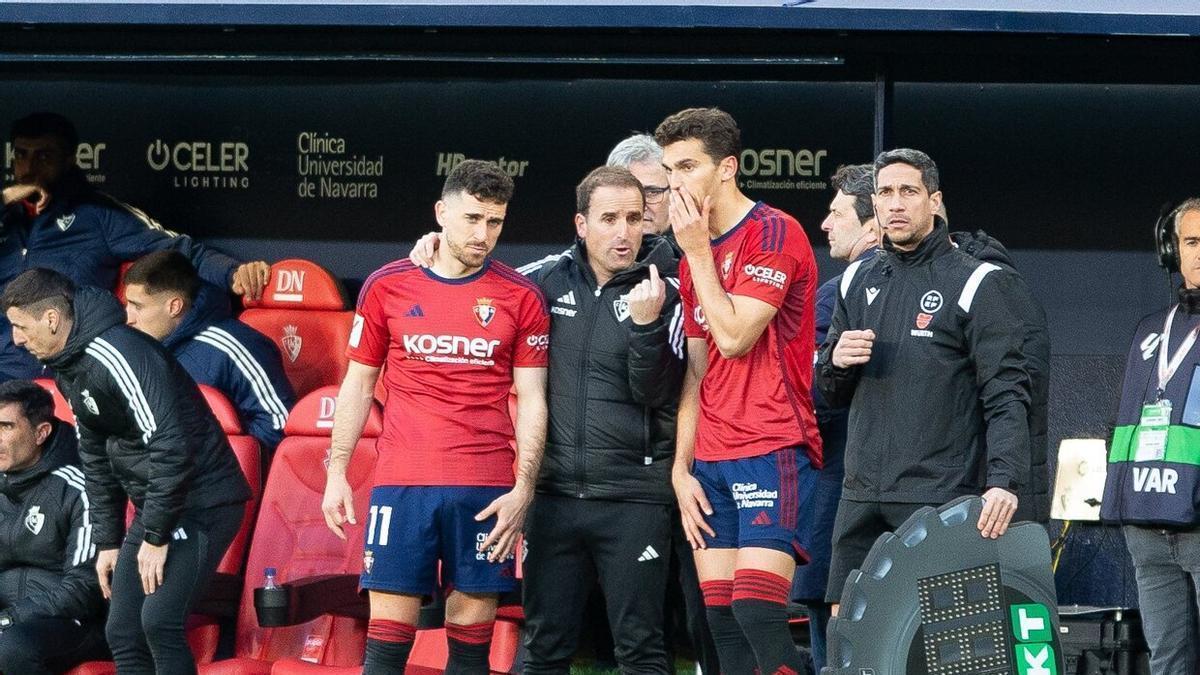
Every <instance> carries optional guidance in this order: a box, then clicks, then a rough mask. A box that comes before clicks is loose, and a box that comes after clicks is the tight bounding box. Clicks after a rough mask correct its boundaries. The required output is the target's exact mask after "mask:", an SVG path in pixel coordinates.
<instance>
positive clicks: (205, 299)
mask: <svg viewBox="0 0 1200 675" xmlns="http://www.w3.org/2000/svg"><path fill="white" fill-rule="evenodd" d="M125 300H126V305H125V311H126V314H127V315H128V317H129V325H130V326H133V327H134V328H136V329H138V330H140V331H142V332H143V333H146V334H148V335H151V336H153V337H155V338H157V339H158V340H161V341H162V343H163V346H165V347H166V348H167V350H168V351H170V352H171V353H172V354H174V356H175V358H176V359H177V360H178V361H179V363H180V364H181V365H182V366H183V367H184V369H185V370H187V371H188V374H189V375H191V376H192V379H193V380H195V381H196V382H198V383H200V384H207V385H209V386H210V387H215V388H216V389H219V390H220V391H221V392H222V393H223V394H225V395H226V396H227V397H229V400H230V401H232V402H233V405H234V407H235V408H237V411H238V417H239V418H241V421H242V426H243V427H244V428H245V429H246V431H247V433H249V434H250V435H251V436H253V437H254V438H256V439H258V442H259V444H260V445H262V448H263V451H264V452H263V455H264V457H267V456H269V455H270V454H271V452H272V451H273V450H274V449H275V446H276V445H279V441H280V440H281V439H282V438H283V425H284V422H286V421H287V416H288V411H289V410H291V408H292V406H293V405H295V403H296V395H295V394H294V393H293V392H292V385H291V384H290V383H289V382H288V380H287V377H286V376H285V375H284V371H283V361H282V359H281V357H280V355H279V350H278V349H277V348H276V347H275V344H274V343H273V342H271V340H269V339H268V338H266V337H265V336H263V335H262V334H261V333H259V332H258V331H256V330H254V329H253V328H251V327H249V326H247V325H246V324H244V323H242V322H240V321H238V320H236V319H233V318H232V317H231V316H230V311H229V299H228V297H227V296H226V294H225V292H224V291H222V290H221V289H219V288H217V287H215V286H212V285H211V284H206V283H204V281H203V280H202V279H200V277H199V275H198V274H197V273H196V268H194V267H192V263H191V262H189V261H188V259H187V258H186V257H184V255H183V254H182V253H179V252H178V251H170V250H168V251H156V252H154V253H151V254H149V255H147V256H144V257H142V258H139V259H138V261H137V262H135V263H134V264H133V266H132V267H130V268H129V271H128V272H127V273H126V275H125Z"/></svg>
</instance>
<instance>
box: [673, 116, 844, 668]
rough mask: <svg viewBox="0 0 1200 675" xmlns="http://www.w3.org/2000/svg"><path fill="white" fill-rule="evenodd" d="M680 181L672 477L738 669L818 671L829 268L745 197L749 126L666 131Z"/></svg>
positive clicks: (780, 218)
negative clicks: (681, 342) (812, 516)
mask: <svg viewBox="0 0 1200 675" xmlns="http://www.w3.org/2000/svg"><path fill="white" fill-rule="evenodd" d="M654 136H655V140H657V141H658V143H659V145H661V146H662V148H663V164H664V166H665V167H666V169H667V174H668V177H669V179H670V184H671V192H672V194H671V207H670V210H671V228H672V230H673V231H674V232H675V238H676V241H677V242H678V243H679V246H680V248H682V249H683V252H684V256H685V258H684V261H683V263H682V264H681V266H680V273H679V277H680V292H681V294H682V296H683V306H684V319H685V323H684V331H685V333H686V335H687V337H688V351H687V354H688V367H687V371H686V373H685V375H684V381H683V391H682V395H681V397H680V403H679V424H678V427H677V429H678V435H677V440H676V452H675V466H674V469H673V471H672V482H673V484H674V487H675V493H676V497H677V499H678V501H679V506H680V511H681V512H682V516H683V525H684V531H685V532H686V533H687V535H688V539H689V540H690V541H691V543H692V546H693V548H694V549H695V557H696V567H697V570H698V572H699V576H700V581H701V588H702V590H703V592H704V601H705V605H706V606H707V611H708V623H709V628H710V630H711V631H712V635H713V641H714V642H715V643H716V645H717V650H718V652H719V653H720V658H721V669H722V670H723V671H724V672H728V673H750V672H753V671H755V670H756V669H757V671H758V672H760V673H764V674H766V673H771V674H791V673H800V672H803V671H804V669H805V667H804V664H803V663H802V662H801V661H800V658H799V656H798V655H797V653H796V650H795V645H794V643H793V641H792V638H791V633H790V632H789V630H788V623H787V602H788V596H789V593H790V590H791V584H792V576H793V574H794V573H795V569H796V564H797V562H803V561H806V560H807V558H808V554H807V553H806V551H805V542H803V541H802V539H801V527H800V522H799V521H800V518H801V517H802V514H803V515H804V516H805V517H807V513H806V511H805V509H806V502H807V501H808V496H809V493H810V492H811V490H812V487H813V484H814V483H815V480H816V469H817V468H819V467H820V466H821V438H820V436H819V434H818V433H817V424H816V417H815V414H814V413H813V405H812V399H811V396H812V395H811V386H812V345H813V342H814V338H813V298H814V294H815V292H816V289H817V265H816V260H815V259H814V257H813V252H812V247H811V246H810V245H809V243H808V237H807V236H806V235H805V234H804V230H803V229H801V227H800V224H799V223H798V222H796V220H795V219H794V218H792V217H791V216H789V215H787V214H786V213H783V212H782V211H779V210H778V209H774V208H771V207H770V206H767V205H766V204H763V203H761V202H754V201H752V200H750V199H749V198H747V197H746V196H745V195H744V194H742V192H741V190H740V189H739V188H738V184H737V179H738V157H739V156H740V154H741V131H740V130H739V129H738V126H737V123H736V122H735V121H734V120H733V118H732V117H731V116H730V115H729V114H728V113H726V112H724V111H722V110H719V109H717V108H690V109H687V110H683V111H680V112H678V113H675V114H674V115H671V116H670V117H668V118H666V119H665V120H663V122H662V123H661V124H660V125H659V126H658V128H657V129H656V130H655V133H654Z"/></svg>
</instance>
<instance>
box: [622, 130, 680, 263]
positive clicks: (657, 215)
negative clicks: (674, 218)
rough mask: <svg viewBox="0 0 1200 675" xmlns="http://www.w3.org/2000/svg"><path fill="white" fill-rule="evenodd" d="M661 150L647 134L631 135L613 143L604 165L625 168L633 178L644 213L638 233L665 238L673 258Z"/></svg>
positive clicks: (665, 179)
mask: <svg viewBox="0 0 1200 675" xmlns="http://www.w3.org/2000/svg"><path fill="white" fill-rule="evenodd" d="M662 154H663V152H662V148H661V147H659V145H658V143H655V142H654V137H653V136H651V135H650V134H634V135H632V136H630V137H629V138H626V139H625V140H623V141H621V142H620V143H617V145H616V146H615V147H613V149H612V152H610V153H608V161H607V162H606V164H608V166H621V167H625V168H626V169H629V172H630V173H632V174H633V177H634V178H637V179H638V182H639V183H641V184H642V193H643V194H644V195H645V196H646V210H645V214H644V216H643V218H644V219H643V220H642V232H644V233H645V234H657V235H659V236H662V237H666V238H667V241H669V242H671V248H673V249H674V250H675V257H677V258H678V257H679V255H680V253H681V251H680V250H679V245H678V244H676V243H675V236H674V235H673V234H672V233H671V222H670V219H669V218H668V216H669V215H670V214H669V213H668V211H669V209H668V208H667V191H668V190H670V189H671V188H670V186H669V185H668V184H667V170H666V169H664V168H663V165H662Z"/></svg>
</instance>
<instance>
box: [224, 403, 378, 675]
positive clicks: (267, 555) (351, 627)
mask: <svg viewBox="0 0 1200 675" xmlns="http://www.w3.org/2000/svg"><path fill="white" fill-rule="evenodd" d="M336 397H337V387H334V386H329V387H324V388H322V389H318V390H316V391H314V392H312V393H310V394H309V395H308V396H305V397H304V398H302V399H301V400H300V402H299V403H297V404H296V407H295V408H293V409H292V413H291V415H290V416H289V417H288V422H287V427H286V428H285V430H284V439H283V441H282V442H281V443H280V444H279V448H278V449H277V450H276V454H275V459H274V461H273V462H272V465H271V473H270V475H269V476H268V477H267V486H266V490H265V491H264V493H263V501H262V507H261V508H260V510H259V516H258V524H257V526H256V529H255V534H254V539H253V541H252V542H251V544H250V557H249V561H248V563H247V570H248V574H247V579H248V583H247V584H246V587H245V589H244V590H243V592H242V606H241V611H240V614H239V616H238V626H237V637H236V644H235V652H236V654H237V657H236V658H233V659H229V660H226V661H217V662H215V663H211V664H207V665H205V666H203V667H202V668H201V671H200V672H201V673H204V674H205V675H211V674H213V673H240V674H244V673H269V672H273V671H272V664H273V662H275V661H279V660H281V659H288V658H289V657H290V658H291V659H292V660H293V661H295V663H291V665H286V664H283V663H279V664H275V668H276V669H277V670H278V669H280V668H282V669H283V670H278V672H302V671H297V670H293V671H288V670H287V669H288V668H293V667H295V668H300V667H306V666H308V665H309V664H320V665H325V666H336V667H341V668H346V669H350V670H347V671H346V672H359V671H360V670H361V664H362V658H363V650H364V648H365V645H366V621H365V620H363V619H355V618H349V617H342V616H333V615H323V616H320V617H318V618H316V619H314V620H312V621H309V622H307V623H304V624H300V625H297V626H287V627H280V628H262V627H260V626H259V625H258V619H257V616H256V614H255V610H254V600H253V598H254V587H255V586H257V585H260V582H259V579H260V578H261V577H260V575H261V574H262V570H263V569H265V568H267V567H274V568H275V569H276V571H277V579H278V580H279V582H281V583H288V582H290V581H296V580H298V579H303V578H306V577H313V576H317V575H330V574H333V575H337V574H349V575H357V574H359V573H361V572H362V539H363V523H364V521H365V519H364V518H361V517H360V518H359V519H358V524H357V525H347V527H346V534H347V539H346V541H342V540H340V539H338V538H337V537H336V536H334V534H333V533H332V532H330V531H329V528H328V527H326V525H325V518H324V516H323V515H322V513H321V497H322V495H323V494H324V491H325V468H324V467H325V461H326V460H327V458H328V455H327V453H328V448H329V434H330V431H331V429H332V427H333V412H334V404H335V402H336ZM382 429H383V417H382V413H381V411H380V409H379V407H378V406H373V407H372V410H371V414H370V416H369V418H368V420H367V424H366V428H365V429H364V431H363V438H362V440H360V441H359V443H358V446H357V447H356V448H355V451H354V456H353V458H352V460H351V463H350V467H349V470H348V472H347V477H348V479H349V481H350V485H351V487H352V488H353V490H354V500H355V505H356V506H357V508H358V510H359V515H360V516H361V514H362V512H363V511H364V510H365V509H366V505H367V503H368V501H369V498H370V490H371V485H372V479H373V475H374V470H375V457H376V454H375V438H376V437H378V436H379V434H380V433H381V431H382ZM289 663H290V662H289ZM302 664H303V665H302ZM322 672H330V673H335V672H338V671H336V670H332V669H331V670H322Z"/></svg>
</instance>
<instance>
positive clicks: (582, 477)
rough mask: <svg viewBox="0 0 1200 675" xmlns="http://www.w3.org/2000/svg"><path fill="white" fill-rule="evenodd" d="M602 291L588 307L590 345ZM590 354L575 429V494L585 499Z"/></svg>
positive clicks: (583, 371) (581, 377)
mask: <svg viewBox="0 0 1200 675" xmlns="http://www.w3.org/2000/svg"><path fill="white" fill-rule="evenodd" d="M600 291H601V287H599V286H598V287H596V292H595V293H594V294H593V295H592V297H593V298H595V300H593V301H592V304H591V307H588V308H587V309H588V311H589V314H588V321H587V330H586V332H584V336H585V338H586V341H587V343H588V345H589V346H590V345H591V341H592V339H591V336H592V333H593V332H594V330H595V328H596V318H597V317H598V316H599V315H600V312H599V311H597V307H599V306H600V303H599V302H597V300H599V298H600ZM583 297H587V296H583ZM580 307H581V308H583V307H584V305H582V304H581V305H580ZM590 354H591V349H587V350H585V351H584V353H583V362H582V363H580V364H579V415H578V417H576V418H575V419H576V420H578V424H579V426H578V427H576V430H575V479H576V481H577V487H576V490H575V496H576V497H578V498H579V499H583V498H584V497H585V496H586V491H587V450H586V445H587V444H586V443H585V442H584V441H585V440H586V436H587V423H586V422H585V420H587V401H588V397H587V389H588V387H587V384H588V365H589V364H588V361H589V360H590V357H589V355H590Z"/></svg>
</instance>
